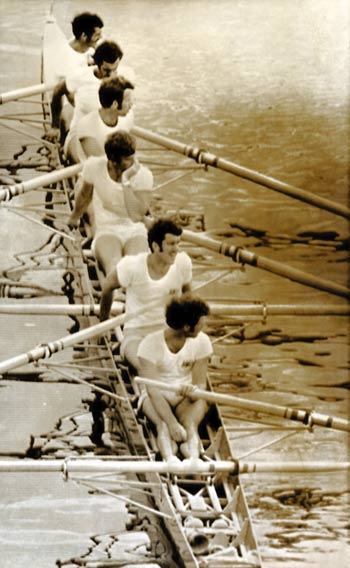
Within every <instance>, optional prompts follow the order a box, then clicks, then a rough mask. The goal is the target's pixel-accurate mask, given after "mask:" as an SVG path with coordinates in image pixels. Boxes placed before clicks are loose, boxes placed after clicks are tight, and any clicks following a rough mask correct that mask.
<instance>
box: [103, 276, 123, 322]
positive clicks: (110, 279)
mask: <svg viewBox="0 0 350 568" xmlns="http://www.w3.org/2000/svg"><path fill="white" fill-rule="evenodd" d="M119 287H120V283H119V280H118V276H117V272H116V270H113V272H110V273H109V274H108V276H107V278H106V279H105V281H104V283H103V285H102V295H101V301H100V320H101V321H105V320H106V319H108V318H109V314H110V311H111V306H112V302H113V292H114V290H115V289H116V288H119Z"/></svg>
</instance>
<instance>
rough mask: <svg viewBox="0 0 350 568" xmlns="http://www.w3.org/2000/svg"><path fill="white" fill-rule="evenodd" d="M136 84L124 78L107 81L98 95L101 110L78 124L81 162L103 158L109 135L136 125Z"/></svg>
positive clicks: (113, 78) (103, 83) (77, 147)
mask: <svg viewBox="0 0 350 568" xmlns="http://www.w3.org/2000/svg"><path fill="white" fill-rule="evenodd" d="M133 88H134V86H133V84H132V83H130V82H129V81H126V79H123V78H122V77H110V78H109V79H103V81H101V86H100V88H99V91H98V96H99V100H100V103H101V107H100V108H99V109H96V110H93V111H91V112H89V113H88V114H87V115H85V116H83V118H81V119H80V120H79V122H78V123H77V136H76V139H77V141H76V144H77V145H76V150H77V156H78V158H79V161H81V162H83V161H85V160H86V158H87V157H88V156H103V155H104V153H105V149H104V146H105V142H106V139H107V138H108V136H109V135H111V134H113V133H114V132H117V131H118V130H124V131H125V132H129V131H130V130H131V128H132V127H133V125H134V111H133V110H132V108H131V106H132V98H131V93H132V91H131V90H132V89H133Z"/></svg>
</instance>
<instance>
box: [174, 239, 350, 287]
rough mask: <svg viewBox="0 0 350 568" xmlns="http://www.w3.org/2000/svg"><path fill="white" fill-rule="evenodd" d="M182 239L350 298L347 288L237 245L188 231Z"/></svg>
mask: <svg viewBox="0 0 350 568" xmlns="http://www.w3.org/2000/svg"><path fill="white" fill-rule="evenodd" d="M182 238H183V239H184V240H186V241H190V242H191V243H195V244H197V245H200V246H202V247H205V248H207V249H210V250H213V251H215V252H217V253H219V254H223V255H225V256H229V257H231V258H232V259H233V260H234V261H235V262H242V263H245V264H250V265H251V266H256V267H257V268H261V269H262V270H266V271H268V272H272V273H273V274H278V275H279V276H283V277H285V278H288V279H289V280H293V281H294V282H299V283H300V284H304V285H306V286H310V287H311V288H316V289H317V290H323V291H325V292H329V293H330V294H335V295H336V296H341V297H343V298H349V295H350V291H349V290H348V288H346V287H345V286H341V285H340V284H334V283H333V282H330V281H329V280H323V279H321V278H320V277H319V276H314V275H313V274H308V273H307V272H304V271H302V270H298V269H297V268H293V267H291V266H288V265H287V264H283V263H282V262H277V261H276V260H271V259H270V258H266V257H264V256H261V255H258V254H255V253H254V252H251V251H249V250H247V249H244V248H242V247H236V246H235V245H231V244H229V243H225V242H224V241H218V240H216V239H212V238H210V237H207V236H206V235H202V234H200V233H194V232H193V231H188V230H187V229H185V230H184V231H183V233H182Z"/></svg>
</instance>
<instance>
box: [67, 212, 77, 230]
mask: <svg viewBox="0 0 350 568" xmlns="http://www.w3.org/2000/svg"><path fill="white" fill-rule="evenodd" d="M79 224H80V218H79V217H77V216H76V215H75V214H74V213H71V214H70V215H69V217H68V221H67V225H68V227H69V228H71V229H77V228H78V227H79Z"/></svg>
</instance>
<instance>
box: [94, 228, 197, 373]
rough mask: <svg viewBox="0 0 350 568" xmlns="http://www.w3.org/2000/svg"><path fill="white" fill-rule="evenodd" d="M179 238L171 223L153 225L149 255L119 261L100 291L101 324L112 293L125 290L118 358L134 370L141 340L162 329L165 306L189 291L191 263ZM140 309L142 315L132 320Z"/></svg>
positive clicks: (105, 316)
mask: <svg viewBox="0 0 350 568" xmlns="http://www.w3.org/2000/svg"><path fill="white" fill-rule="evenodd" d="M181 234H182V229H181V227H179V226H178V225H176V224H175V223H173V222H172V221H170V220H168V219H159V220H157V221H155V222H154V223H153V224H152V226H151V227H150V229H149V230H148V244H149V251H148V252H142V253H140V254H138V255H135V256H126V257H125V258H122V259H121V260H120V262H119V263H118V264H117V266H115V267H114V268H113V270H112V271H111V272H110V274H109V275H108V276H107V278H106V280H105V282H104V284H103V287H102V296H101V305H100V318H101V321H104V320H106V319H107V318H108V317H109V313H110V309H111V305H112V300H113V292H114V290H115V289H117V288H119V287H121V286H122V287H123V288H125V293H126V306H125V313H126V317H127V321H126V323H125V325H124V329H123V332H124V338H123V341H122V344H121V354H122V355H123V356H125V358H126V359H127V361H128V362H129V363H130V364H131V365H132V366H133V367H135V369H137V370H138V365H139V360H138V357H137V348H138V346H139V344H140V342H141V340H142V339H143V337H145V336H146V335H148V334H149V333H151V332H153V331H157V330H159V329H164V327H165V325H166V323H165V306H166V304H167V303H168V301H169V300H170V299H171V298H173V297H178V296H181V294H183V293H186V292H189V291H190V288H191V280H192V261H191V259H190V257H189V256H188V255H187V254H186V253H185V252H178V247H179V243H180V239H181ZM149 304H150V307H149V309H147V305H149ZM142 309H143V311H142V313H139V314H138V315H136V316H134V317H132V316H133V314H134V313H135V312H138V311H140V310H142Z"/></svg>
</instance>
